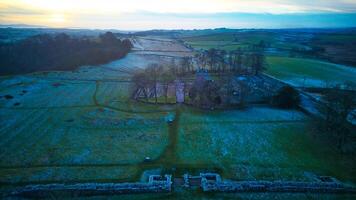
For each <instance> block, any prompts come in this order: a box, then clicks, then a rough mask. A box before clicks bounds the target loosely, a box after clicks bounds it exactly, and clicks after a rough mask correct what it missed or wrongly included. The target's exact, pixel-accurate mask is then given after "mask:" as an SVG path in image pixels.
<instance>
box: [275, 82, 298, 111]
mask: <svg viewBox="0 0 356 200" xmlns="http://www.w3.org/2000/svg"><path fill="white" fill-rule="evenodd" d="M299 102H300V97H299V93H298V91H297V90H296V89H294V88H293V87H291V86H285V87H282V88H281V89H280V90H279V91H278V93H277V94H276V95H275V96H274V97H273V98H272V105H274V106H277V107H280V108H295V107H297V106H298V104H299Z"/></svg>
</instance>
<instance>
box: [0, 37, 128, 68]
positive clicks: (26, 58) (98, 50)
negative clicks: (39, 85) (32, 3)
mask: <svg viewBox="0 0 356 200" xmlns="http://www.w3.org/2000/svg"><path fill="white" fill-rule="evenodd" d="M131 48H132V44H131V42H130V40H128V39H125V40H123V41H121V40H120V39H118V38H117V37H116V36H115V35H114V34H113V33H111V32H107V33H105V34H102V35H100V36H99V37H98V38H97V37H96V38H87V37H71V36H69V35H67V34H65V33H61V34H57V35H49V34H42V35H36V36H33V37H29V38H27V39H25V40H21V41H18V42H15V43H10V44H9V43H7V44H5V43H4V44H0V74H14V73H28V72H34V71H43V70H73V69H75V68H76V67H78V66H81V65H95V64H103V63H106V62H109V61H112V60H115V59H119V58H122V57H124V56H125V55H126V54H127V53H128V52H129V51H130V50H131Z"/></svg>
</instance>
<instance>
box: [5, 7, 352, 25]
mask: <svg viewBox="0 0 356 200" xmlns="http://www.w3.org/2000/svg"><path fill="white" fill-rule="evenodd" d="M244 13H245V14H244ZM353 13H356V1H355V0H269V1H266V0H263V1H262V0H60V1H59V0H2V2H0V16H1V18H0V22H1V23H34V24H38V25H45V26H66V27H91V28H113V27H115V28H121V29H149V28H179V27H177V26H180V27H181V28H209V27H223V26H226V27H243V26H244V27H263V28H265V27H283V26H285V27H293V26H294V27H304V26H312V25H313V26H316V27H318V26H327V25H328V24H327V23H330V24H329V25H330V26H346V25H348V26H355V24H354V23H352V21H351V22H350V20H353V21H355V18H354V15H353ZM300 14H303V15H300ZM310 14H318V15H314V17H315V16H318V17H317V18H318V20H319V21H318V22H317V21H316V20H315V19H313V16H311V15H310ZM322 14H327V15H322ZM334 14H337V15H335V16H346V15H347V16H353V17H351V18H350V17H348V18H347V17H346V18H345V19H344V18H343V19H344V20H349V21H342V20H339V18H340V17H339V18H338V19H337V20H333V19H332V18H331V17H330V16H333V15H334ZM343 14H345V15H343ZM298 16H305V17H304V18H300V19H298ZM302 19H303V21H302ZM323 19H328V20H329V22H328V21H325V20H323ZM336 22H337V23H339V24H335V23H336Z"/></svg>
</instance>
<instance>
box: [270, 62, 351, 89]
mask: <svg viewBox="0 0 356 200" xmlns="http://www.w3.org/2000/svg"><path fill="white" fill-rule="evenodd" d="M266 61H267V64H268V66H267V70H266V73H267V74H269V75H272V76H274V77H276V78H278V79H281V80H283V81H286V82H288V83H291V84H293V85H296V86H299V87H303V86H305V87H328V86H330V85H335V84H340V83H344V82H351V83H353V84H355V83H356V82H355V77H356V70H355V69H353V68H351V67H347V66H342V65H338V64H333V63H327V62H323V61H319V60H312V59H304V58H288V57H272V56H270V57H267V59H266Z"/></svg>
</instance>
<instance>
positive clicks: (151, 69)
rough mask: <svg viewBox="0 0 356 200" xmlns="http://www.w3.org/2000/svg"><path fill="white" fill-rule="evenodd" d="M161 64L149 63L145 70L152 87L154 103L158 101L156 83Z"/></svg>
mask: <svg viewBox="0 0 356 200" xmlns="http://www.w3.org/2000/svg"><path fill="white" fill-rule="evenodd" d="M162 71H163V70H162V66H161V65H159V64H156V63H154V64H151V65H149V66H148V67H147V68H146V70H145V72H146V74H147V76H148V77H150V78H149V81H150V85H151V86H152V87H153V89H154V93H153V94H154V97H155V103H157V102H158V99H157V84H158V80H159V77H160V73H161V72H162Z"/></svg>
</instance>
